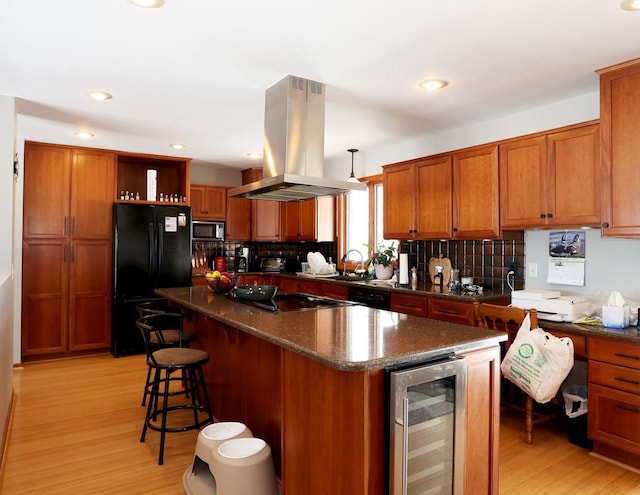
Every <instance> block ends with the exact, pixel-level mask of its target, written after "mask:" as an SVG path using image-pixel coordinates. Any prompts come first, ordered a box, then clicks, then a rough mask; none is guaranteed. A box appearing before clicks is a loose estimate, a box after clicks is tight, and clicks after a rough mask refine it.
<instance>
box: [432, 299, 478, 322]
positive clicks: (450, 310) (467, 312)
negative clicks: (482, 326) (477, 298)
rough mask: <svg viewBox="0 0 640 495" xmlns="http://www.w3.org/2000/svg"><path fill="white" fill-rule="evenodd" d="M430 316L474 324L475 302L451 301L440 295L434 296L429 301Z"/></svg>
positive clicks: (435, 318)
mask: <svg viewBox="0 0 640 495" xmlns="http://www.w3.org/2000/svg"><path fill="white" fill-rule="evenodd" d="M429 318H433V319H434V320H444V321H450V322H452V323H462V324H463V325H473V324H474V323H475V321H474V316H473V304H472V303H470V302H463V301H449V300H446V299H442V298H440V297H432V298H431V301H429Z"/></svg>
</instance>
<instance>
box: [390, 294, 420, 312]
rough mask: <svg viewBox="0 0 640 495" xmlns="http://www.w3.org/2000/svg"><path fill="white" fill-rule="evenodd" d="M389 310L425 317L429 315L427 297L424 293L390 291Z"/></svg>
mask: <svg viewBox="0 0 640 495" xmlns="http://www.w3.org/2000/svg"><path fill="white" fill-rule="evenodd" d="M391 311H397V312H398V313H406V314H409V315H415V316H422V317H425V318H427V317H428V316H429V298H428V297H427V296H425V295H420V296H419V295H414V294H401V293H398V292H392V293H391Z"/></svg>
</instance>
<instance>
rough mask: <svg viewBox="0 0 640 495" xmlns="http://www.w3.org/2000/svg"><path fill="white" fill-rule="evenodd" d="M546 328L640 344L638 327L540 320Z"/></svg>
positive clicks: (541, 325) (540, 323) (540, 324)
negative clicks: (614, 326) (613, 326)
mask: <svg viewBox="0 0 640 495" xmlns="http://www.w3.org/2000/svg"><path fill="white" fill-rule="evenodd" d="M538 324H539V326H540V327H541V328H543V329H544V330H550V331H553V330H556V331H558V332H569V333H576V334H579V335H584V336H585V337H602V338H605V339H615V340H624V341H627V342H631V343H633V344H640V335H639V334H638V327H627V328H606V327H603V326H601V325H584V324H579V323H558V322H555V321H546V320H538Z"/></svg>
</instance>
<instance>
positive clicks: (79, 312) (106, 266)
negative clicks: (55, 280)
mask: <svg viewBox="0 0 640 495" xmlns="http://www.w3.org/2000/svg"><path fill="white" fill-rule="evenodd" d="M70 249H71V252H70V258H69V269H70V278H69V280H70V283H69V330H68V331H69V350H70V351H79V350H87V349H107V348H109V346H110V344H111V266H112V261H111V259H112V248H111V241H91V240H88V241H85V240H76V241H74V242H73V243H71V245H70Z"/></svg>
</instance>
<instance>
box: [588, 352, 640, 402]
mask: <svg viewBox="0 0 640 495" xmlns="http://www.w3.org/2000/svg"><path fill="white" fill-rule="evenodd" d="M589 382H591V383H597V384H600V385H604V386H605V387H612V388H616V389H618V390H624V391H626V392H631V393H634V394H640V370H635V369H631V368H625V367H624V366H616V365H614V364H607V363H601V362H599V361H593V360H592V361H589Z"/></svg>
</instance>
